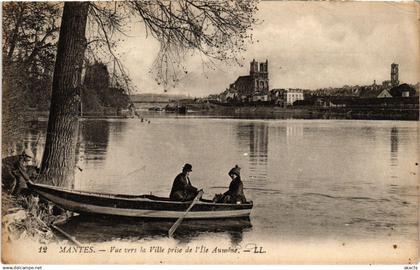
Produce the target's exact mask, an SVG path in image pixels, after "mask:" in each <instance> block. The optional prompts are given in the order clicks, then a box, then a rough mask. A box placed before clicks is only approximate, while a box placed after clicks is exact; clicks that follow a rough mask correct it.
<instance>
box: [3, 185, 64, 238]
mask: <svg viewBox="0 0 420 270" xmlns="http://www.w3.org/2000/svg"><path fill="white" fill-rule="evenodd" d="M53 211H54V210H53V206H52V205H51V204H49V203H46V202H43V201H41V200H40V199H39V197H38V196H34V195H27V196H20V195H18V196H12V195H10V194H7V193H6V192H2V237H3V239H4V241H5V242H14V241H18V240H22V239H29V240H33V241H38V242H40V243H42V244H47V243H50V242H56V241H62V240H63V238H61V237H58V235H57V234H56V233H55V232H54V231H53V228H54V227H55V226H56V225H54V224H60V223H63V222H65V221H66V220H67V219H68V218H69V217H70V216H71V215H72V213H70V212H68V211H62V212H61V213H60V214H54V213H53Z"/></svg>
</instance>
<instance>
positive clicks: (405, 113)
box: [188, 106, 419, 121]
mask: <svg viewBox="0 0 420 270" xmlns="http://www.w3.org/2000/svg"><path fill="white" fill-rule="evenodd" d="M188 111H190V112H191V114H198V115H212V116H224V117H234V118H250V119H354V120H358V119H360V120H413V121H417V120H419V110H418V109H416V108H412V109H404V108H398V109H397V108H368V107H366V108H346V107H325V108H324V107H309V106H308V107H289V108H282V107H278V106H215V107H212V108H211V109H209V110H201V111H199V110H197V111H194V109H192V110H190V107H188Z"/></svg>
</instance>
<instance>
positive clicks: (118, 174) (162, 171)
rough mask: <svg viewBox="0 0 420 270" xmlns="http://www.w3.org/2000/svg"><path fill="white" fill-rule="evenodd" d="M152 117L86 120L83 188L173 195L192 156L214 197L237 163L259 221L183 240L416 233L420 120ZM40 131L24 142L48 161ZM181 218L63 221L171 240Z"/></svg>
mask: <svg viewBox="0 0 420 270" xmlns="http://www.w3.org/2000/svg"><path fill="white" fill-rule="evenodd" d="M150 120H151V122H150V123H147V122H141V121H140V120H139V119H104V120H98V119H96V120H82V122H81V129H80V138H79V140H80V146H79V153H78V160H79V161H78V166H79V167H80V169H81V170H82V171H80V170H79V169H77V174H76V181H75V183H74V188H75V189H79V190H87V191H98V192H107V193H119V194H149V193H152V194H154V195H159V196H168V194H169V191H170V188H171V185H172V181H173V179H174V177H175V176H176V175H177V174H178V173H179V172H180V170H181V168H182V166H183V165H184V163H191V164H192V166H193V172H192V173H191V177H190V179H191V181H192V183H193V185H195V186H197V187H199V188H203V189H204V191H205V194H204V197H205V198H209V199H211V198H212V197H213V195H214V194H215V193H221V192H224V191H225V190H226V189H227V186H228V185H229V177H228V175H227V172H228V171H229V170H230V169H231V167H232V166H234V165H235V164H238V165H239V166H240V167H241V168H242V170H241V174H242V180H243V182H244V186H245V195H246V197H247V199H248V200H252V201H253V202H254V209H253V211H252V213H251V217H250V221H233V222H230V221H224V222H216V223H215V222H208V223H204V224H200V223H192V224H188V223H187V224H185V225H184V224H183V225H181V227H180V229H179V232H178V239H179V241H181V242H182V241H186V242H188V241H193V240H198V241H199V240H200V239H208V238H213V237H216V238H217V237H219V238H226V239H229V241H231V242H232V243H233V244H241V243H244V242H247V241H248V240H249V239H266V240H267V241H297V242H299V241H302V242H306V243H311V242H312V243H317V242H322V241H326V240H333V241H338V242H340V243H341V242H345V241H348V240H349V241H350V240H372V241H379V240H380V241H388V240H389V242H390V243H391V242H392V243H406V242H407V241H416V239H418V236H417V235H418V231H417V228H418V194H419V193H418V192H419V191H418V184H419V183H418V179H419V166H418V163H419V149H420V145H419V128H418V123H417V122H404V121H352V120H245V119H223V118H200V117H191V118H189V117H180V118H178V117H155V118H150ZM32 128H33V129H31V130H30V131H28V136H27V137H26V138H27V139H26V145H27V143H28V142H29V144H30V145H31V146H32V147H33V148H34V149H33V150H34V152H36V153H37V159H40V154H41V152H42V148H43V141H44V139H45V128H46V122H45V121H41V122H37V123H35V124H34V125H33V126H32ZM36 141H38V143H37V144H36V145H35V143H34V142H36ZM19 147H22V146H19V145H18V146H17V147H16V148H15V150H16V151H19ZM36 148H38V149H36ZM171 225H172V224H171V223H169V224H165V223H159V222H149V223H142V224H139V223H138V222H137V221H125V220H121V221H119V223H118V225H116V224H115V223H114V222H111V221H109V220H99V221H98V220H97V219H84V218H80V217H76V218H74V219H73V220H71V221H70V222H69V223H68V224H67V225H64V227H65V229H66V230H68V231H70V232H71V233H73V234H74V235H75V236H76V237H77V238H78V239H79V240H81V241H84V242H102V241H109V240H115V239H117V240H119V241H128V242H130V241H136V240H138V239H143V240H144V239H146V240H147V239H154V240H156V239H159V238H162V237H165V235H166V232H167V229H168V228H169V227H170V226H171Z"/></svg>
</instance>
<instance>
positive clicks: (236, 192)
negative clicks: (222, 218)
mask: <svg viewBox="0 0 420 270" xmlns="http://www.w3.org/2000/svg"><path fill="white" fill-rule="evenodd" d="M228 175H229V176H230V178H231V179H232V181H231V182H230V185H229V190H228V191H226V192H225V193H223V194H222V195H216V196H215V199H214V200H215V201H216V202H222V203H244V202H246V198H245V195H244V184H243V183H242V181H241V168H240V167H239V166H238V165H236V166H235V167H233V168H232V169H231V170H230V171H229V173H228Z"/></svg>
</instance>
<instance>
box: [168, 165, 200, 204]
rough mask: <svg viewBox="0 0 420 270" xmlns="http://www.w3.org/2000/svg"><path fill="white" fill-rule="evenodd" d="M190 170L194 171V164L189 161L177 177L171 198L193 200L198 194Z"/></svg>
mask: <svg viewBox="0 0 420 270" xmlns="http://www.w3.org/2000/svg"><path fill="white" fill-rule="evenodd" d="M190 172H192V166H191V164H188V163H187V164H185V165H184V167H183V168H182V172H181V173H180V174H178V175H177V176H176V177H175V179H174V182H173V184H172V189H171V193H170V195H169V198H170V199H171V200H174V201H191V200H193V199H194V198H195V196H197V194H198V190H197V188H196V187H194V186H193V185H191V181H190V178H189V175H190Z"/></svg>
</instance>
